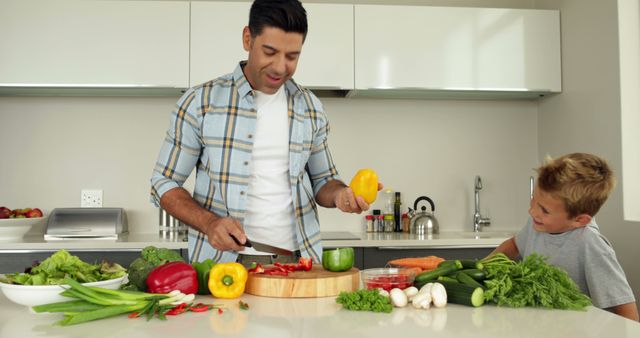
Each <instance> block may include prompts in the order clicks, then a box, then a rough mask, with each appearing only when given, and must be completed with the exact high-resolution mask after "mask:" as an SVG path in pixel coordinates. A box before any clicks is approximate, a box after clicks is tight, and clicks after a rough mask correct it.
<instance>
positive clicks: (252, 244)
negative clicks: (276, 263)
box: [231, 236, 293, 256]
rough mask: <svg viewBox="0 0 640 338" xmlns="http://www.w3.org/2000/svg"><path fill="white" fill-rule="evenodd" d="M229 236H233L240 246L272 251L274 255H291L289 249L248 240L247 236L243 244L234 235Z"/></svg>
mask: <svg viewBox="0 0 640 338" xmlns="http://www.w3.org/2000/svg"><path fill="white" fill-rule="evenodd" d="M231 238H233V240H234V241H235V242H236V243H237V244H238V245H241V246H244V247H247V248H254V249H256V250H257V251H262V252H269V253H273V254H276V255H282V256H293V252H292V251H291V250H287V249H283V248H279V247H277V246H273V245H269V244H265V243H261V242H255V241H251V240H249V238H247V241H246V242H244V244H241V243H240V241H238V239H237V238H235V236H231Z"/></svg>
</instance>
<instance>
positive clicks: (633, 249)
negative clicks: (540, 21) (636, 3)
mask: <svg viewBox="0 0 640 338" xmlns="http://www.w3.org/2000/svg"><path fill="white" fill-rule="evenodd" d="M536 5H537V7H540V8H555V9H560V11H561V31H562V78H563V92H562V95H558V96H555V97H553V98H550V99H548V100H545V101H543V102H542V103H541V104H540V108H539V114H540V117H539V121H538V139H539V141H538V144H539V147H540V149H539V154H538V155H539V157H540V158H542V157H543V156H544V155H546V154H549V155H551V156H558V155H562V154H564V153H569V152H576V151H582V152H591V153H595V154H598V155H600V156H603V157H604V158H606V159H607V160H608V161H609V163H610V165H611V166H612V168H613V170H614V171H615V172H616V175H617V179H618V186H617V188H616V189H615V190H614V191H613V193H612V195H611V197H610V198H609V200H608V201H607V203H606V204H605V205H604V207H603V208H602V209H601V211H600V212H599V213H598V215H597V216H596V219H597V222H598V225H599V226H600V229H601V232H602V233H603V234H604V235H605V236H606V237H607V238H608V239H609V240H610V241H611V243H612V245H613V247H614V249H615V251H616V254H617V257H618V260H619V261H620V263H621V264H622V267H623V268H624V270H625V272H626V275H627V278H628V280H629V283H630V284H631V287H632V288H633V289H634V291H635V293H636V299H638V296H639V295H640V293H639V292H638V291H639V290H640V266H639V265H638V263H637V246H638V238H640V227H639V226H638V225H639V224H638V223H637V222H626V221H624V218H623V205H622V189H621V186H623V185H624V184H625V183H626V182H625V181H624V180H623V179H622V177H621V175H620V173H621V171H622V146H621V142H622V141H621V114H620V111H621V110H620V71H619V62H618V60H619V54H618V50H619V49H618V38H617V37H618V28H617V22H618V21H617V16H618V12H617V7H616V1H599V0H580V1H578V0H562V1H557V0H544V1H542V0H539V1H536ZM594 23H597V24H594ZM636 95H637V93H636ZM636 151H637V150H636ZM636 174H637V173H636Z"/></svg>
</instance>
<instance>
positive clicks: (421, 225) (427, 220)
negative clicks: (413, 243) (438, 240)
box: [409, 196, 440, 235]
mask: <svg viewBox="0 0 640 338" xmlns="http://www.w3.org/2000/svg"><path fill="white" fill-rule="evenodd" d="M421 201H427V202H429V204H430V205H431V211H427V207H426V206H424V205H423V206H422V207H421V209H420V210H421V211H418V203H419V202H421ZM413 208H414V210H415V212H414V214H413V215H411V220H410V223H409V232H410V233H412V234H417V235H431V234H437V233H438V232H439V231H440V226H439V225H438V220H437V219H436V217H435V215H434V213H435V211H436V206H435V204H434V203H433V201H432V200H431V199H430V198H429V197H427V196H420V197H418V198H417V199H416V201H415V202H414V203H413Z"/></svg>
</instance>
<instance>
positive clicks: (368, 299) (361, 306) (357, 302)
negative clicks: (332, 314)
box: [336, 289, 393, 313]
mask: <svg viewBox="0 0 640 338" xmlns="http://www.w3.org/2000/svg"><path fill="white" fill-rule="evenodd" d="M336 302H337V303H338V304H342V307H343V308H345V309H347V310H352V311H373V312H387V313H389V312H391V310H393V306H392V305H391V301H390V300H389V297H384V296H382V295H380V291H378V289H371V290H366V289H362V290H358V291H354V292H344V291H343V292H340V294H339V295H338V298H336Z"/></svg>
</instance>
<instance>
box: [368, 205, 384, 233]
mask: <svg viewBox="0 0 640 338" xmlns="http://www.w3.org/2000/svg"><path fill="white" fill-rule="evenodd" d="M372 216H373V219H372V220H371V221H372V222H371V226H372V230H371V231H372V232H380V229H381V228H382V226H381V225H380V209H373V215H372Z"/></svg>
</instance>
